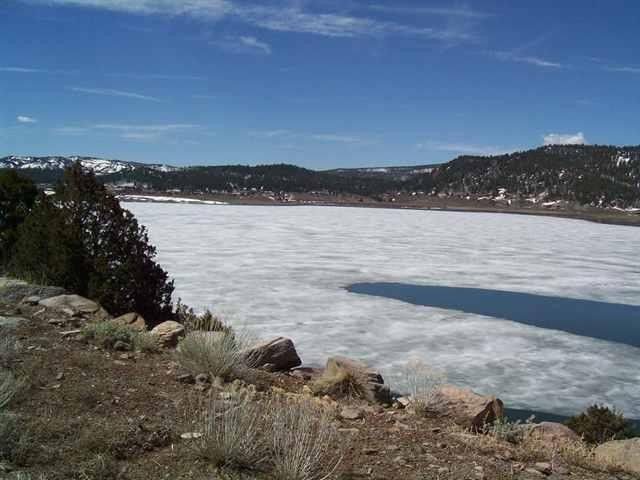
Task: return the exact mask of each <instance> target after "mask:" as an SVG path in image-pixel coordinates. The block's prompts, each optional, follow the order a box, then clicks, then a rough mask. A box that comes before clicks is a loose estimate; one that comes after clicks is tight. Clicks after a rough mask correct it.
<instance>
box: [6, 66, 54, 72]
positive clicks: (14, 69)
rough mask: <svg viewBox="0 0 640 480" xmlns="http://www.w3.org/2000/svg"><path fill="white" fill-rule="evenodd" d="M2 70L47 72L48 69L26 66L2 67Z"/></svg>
mask: <svg viewBox="0 0 640 480" xmlns="http://www.w3.org/2000/svg"><path fill="white" fill-rule="evenodd" d="M0 72H8V73H46V70H40V69H39V68H24V67H0Z"/></svg>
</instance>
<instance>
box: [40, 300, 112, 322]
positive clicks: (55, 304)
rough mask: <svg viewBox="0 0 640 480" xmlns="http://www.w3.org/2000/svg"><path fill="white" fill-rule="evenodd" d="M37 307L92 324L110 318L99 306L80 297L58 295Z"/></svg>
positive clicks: (41, 302)
mask: <svg viewBox="0 0 640 480" xmlns="http://www.w3.org/2000/svg"><path fill="white" fill-rule="evenodd" d="M39 305H41V306H43V307H45V308H47V309H49V310H53V311H55V312H57V313H60V314H63V315H65V316H67V317H72V318H80V319H84V320H90V321H93V322H101V321H104V320H108V319H109V318H111V316H110V315H109V314H108V313H107V311H106V310H105V309H104V308H102V307H101V306H100V304H98V303H96V302H94V301H93V300H89V299H88V298H84V297H81V296H80V295H58V296H56V297H51V298H46V299H44V300H40V302H39Z"/></svg>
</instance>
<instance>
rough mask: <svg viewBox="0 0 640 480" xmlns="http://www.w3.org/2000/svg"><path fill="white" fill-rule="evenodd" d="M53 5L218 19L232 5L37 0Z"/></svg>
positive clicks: (210, 0) (218, 0)
mask: <svg viewBox="0 0 640 480" xmlns="http://www.w3.org/2000/svg"><path fill="white" fill-rule="evenodd" d="M36 1H39V2H40V3H47V4H52V5H70V6H76V7H86V8H99V9H104V10H111V11H115V12H125V13H134V14H163V15H190V16H193V17H206V18H210V19H217V18H220V17H222V16H224V15H225V14H227V13H228V12H229V11H230V10H231V8H232V5H231V3H230V2H228V1H226V0H36Z"/></svg>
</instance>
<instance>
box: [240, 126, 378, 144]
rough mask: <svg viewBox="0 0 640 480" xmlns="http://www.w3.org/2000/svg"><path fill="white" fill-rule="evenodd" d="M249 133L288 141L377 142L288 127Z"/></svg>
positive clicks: (354, 136) (363, 138) (252, 135)
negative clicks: (307, 131) (297, 130)
mask: <svg viewBox="0 0 640 480" xmlns="http://www.w3.org/2000/svg"><path fill="white" fill-rule="evenodd" d="M248 133H249V136H251V137H256V138H264V139H283V140H286V141H288V142H290V141H292V140H307V141H309V140H312V141H315V142H328V143H343V144H352V145H356V144H357V145H368V144H372V143H375V141H374V140H372V139H371V138H367V137H363V136H356V135H346V134H341V133H305V132H295V131H292V130H288V129H276V130H257V131H256V130H254V131H251V132H248Z"/></svg>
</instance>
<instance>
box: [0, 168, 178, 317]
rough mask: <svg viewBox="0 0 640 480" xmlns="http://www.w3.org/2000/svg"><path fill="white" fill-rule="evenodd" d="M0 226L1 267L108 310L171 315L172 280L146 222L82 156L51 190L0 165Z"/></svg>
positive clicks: (115, 312) (156, 315) (150, 314)
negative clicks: (85, 167) (140, 221)
mask: <svg viewBox="0 0 640 480" xmlns="http://www.w3.org/2000/svg"><path fill="white" fill-rule="evenodd" d="M0 232H1V234H0V260H1V263H0V267H1V269H2V270H4V271H6V272H8V273H9V274H11V275H13V276H15V277H18V278H22V279H25V280H27V281H30V282H32V283H41V284H45V285H56V286H60V287H63V288H65V289H67V290H68V291H70V292H73V293H77V294H79V295H82V296H85V297H89V298H91V299H93V300H96V301H97V302H99V303H100V304H101V305H102V306H104V307H105V308H106V309H107V310H108V311H109V312H110V313H111V314H113V315H121V314H124V313H128V312H137V313H139V314H140V315H142V316H143V317H144V318H145V319H146V320H147V321H148V323H150V324H151V325H154V324H156V323H159V322H161V321H164V320H167V319H170V318H172V316H173V304H172V299H171V295H172V293H173V288H174V287H173V282H172V281H170V280H169V278H168V275H167V272H165V271H164V270H163V269H162V268H161V267H160V266H159V265H158V264H157V263H155V261H154V258H155V255H156V250H155V248H154V247H153V245H151V244H150V243H149V240H148V237H147V232H146V229H145V228H144V227H143V226H141V225H139V224H138V222H137V220H136V219H135V218H134V216H133V215H132V214H131V213H130V212H129V211H127V210H125V209H123V208H122V207H121V206H120V204H119V202H118V200H117V199H116V198H115V197H114V196H113V195H111V194H110V193H109V192H108V191H107V189H106V188H105V186H104V185H103V184H101V183H100V182H98V181H97V180H96V178H95V176H94V175H93V174H92V173H90V172H87V171H85V170H83V168H82V167H81V166H80V164H75V165H73V166H72V167H70V168H68V169H66V170H65V171H64V173H63V177H62V179H61V180H60V182H59V183H58V184H57V185H56V187H55V192H54V193H53V195H46V194H44V193H38V191H37V189H36V187H35V185H34V184H33V182H32V181H31V180H29V179H27V178H25V177H21V176H20V175H19V174H18V173H17V172H16V171H14V170H3V171H0Z"/></svg>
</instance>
